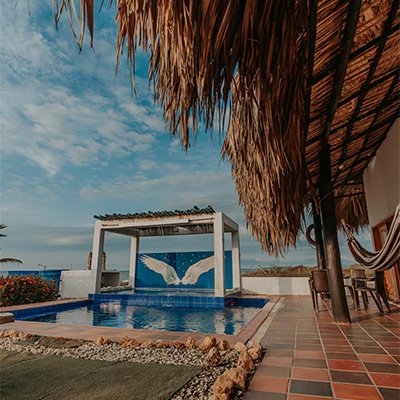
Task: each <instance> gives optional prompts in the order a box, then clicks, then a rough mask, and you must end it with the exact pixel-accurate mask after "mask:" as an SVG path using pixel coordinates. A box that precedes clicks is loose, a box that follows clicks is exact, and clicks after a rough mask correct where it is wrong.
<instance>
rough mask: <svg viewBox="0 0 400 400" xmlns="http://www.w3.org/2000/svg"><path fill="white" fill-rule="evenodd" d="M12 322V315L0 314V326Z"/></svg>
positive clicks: (7, 313)
mask: <svg viewBox="0 0 400 400" xmlns="http://www.w3.org/2000/svg"><path fill="white" fill-rule="evenodd" d="M9 322H14V314H13V313H10V312H5V313H0V325H1V324H7V323H9Z"/></svg>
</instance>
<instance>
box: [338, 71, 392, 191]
mask: <svg viewBox="0 0 400 400" xmlns="http://www.w3.org/2000/svg"><path fill="white" fill-rule="evenodd" d="M396 85H397V79H396V77H395V78H394V79H393V82H392V83H391V85H390V87H389V90H388V91H387V92H386V95H385V97H384V99H383V101H382V102H381V103H380V104H379V106H378V108H377V109H376V113H375V116H374V119H373V120H372V122H371V124H370V126H369V128H371V127H372V126H374V123H375V121H376V120H377V119H378V118H379V116H380V114H381V112H382V110H384V107H385V105H384V104H385V103H386V100H388V99H390V98H391V97H392V93H393V91H394V89H395V87H396ZM397 100H398V99H397ZM390 126H391V124H390V125H389V128H390ZM384 136H386V134H385V135H384ZM368 142H369V136H368V135H366V136H364V140H363V144H362V146H361V149H360V151H359V152H358V155H357V157H356V159H355V160H354V162H353V164H352V167H351V169H350V170H349V172H348V174H347V176H346V179H345V182H344V184H346V182H347V181H348V180H349V179H350V177H351V173H352V172H353V169H354V167H355V166H356V164H357V163H358V160H359V158H360V157H361V155H362V153H363V152H364V151H365V150H366V149H367V146H368ZM345 145H346V143H345ZM378 147H379V146H378ZM342 155H343V153H342Z"/></svg>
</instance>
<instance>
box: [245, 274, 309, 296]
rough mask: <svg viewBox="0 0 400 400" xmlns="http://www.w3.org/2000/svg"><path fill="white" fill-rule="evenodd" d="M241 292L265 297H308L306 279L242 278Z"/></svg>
mask: <svg viewBox="0 0 400 400" xmlns="http://www.w3.org/2000/svg"><path fill="white" fill-rule="evenodd" d="M242 292H243V293H251V294H267V295H281V296H283V295H286V296H288V295H308V294H310V290H309V287H308V278H307V277H306V278H284V277H254V278H253V277H245V276H242Z"/></svg>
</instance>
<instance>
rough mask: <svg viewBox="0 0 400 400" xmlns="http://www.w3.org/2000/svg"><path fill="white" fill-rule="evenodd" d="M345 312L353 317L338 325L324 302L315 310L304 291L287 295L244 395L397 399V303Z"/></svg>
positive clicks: (255, 398) (297, 399) (252, 399)
mask: <svg viewBox="0 0 400 400" xmlns="http://www.w3.org/2000/svg"><path fill="white" fill-rule="evenodd" d="M348 302H349V306H350V307H351V306H352V302H351V300H348ZM350 312H351V317H352V321H353V323H352V324H351V325H337V324H334V323H333V322H332V316H331V313H330V310H329V309H328V306H327V305H326V304H321V302H320V311H319V312H317V313H314V310H313V307H312V303H311V298H310V297H309V296H290V297H286V298H285V299H284V303H283V307H282V309H281V310H280V311H279V312H278V313H277V315H276V317H275V318H274V319H273V321H272V323H271V325H270V327H269V329H268V331H267V333H266V335H265V336H264V338H263V339H262V344H263V345H264V346H265V347H267V354H266V356H265V357H264V360H263V361H262V363H261V365H260V366H259V367H258V369H257V371H256V373H255V376H254V378H253V380H252V381H251V383H250V386H249V389H248V391H247V392H246V395H245V400H266V399H268V400H284V399H285V400H286V399H288V400H303V399H304V400H306V399H310V400H312V399H314V400H315V399H362V400H374V399H384V400H399V399H400V342H399V335H400V309H399V308H398V307H395V306H392V313H391V314H387V313H385V314H384V315H382V314H380V313H379V312H378V309H377V308H376V306H375V305H374V304H371V302H370V306H369V308H368V310H365V309H362V310H359V311H356V310H352V309H351V310H350Z"/></svg>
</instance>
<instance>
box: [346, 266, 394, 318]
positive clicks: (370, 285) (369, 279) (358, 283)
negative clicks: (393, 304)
mask: <svg viewBox="0 0 400 400" xmlns="http://www.w3.org/2000/svg"><path fill="white" fill-rule="evenodd" d="M351 280H352V284H353V288H354V299H355V305H356V307H357V308H359V307H360V302H359V299H358V293H359V292H360V293H361V297H362V300H363V303H364V307H365V308H368V304H369V302H368V293H369V294H370V295H371V297H372V299H373V300H374V302H375V304H376V306H377V307H378V309H379V311H380V312H381V313H383V312H384V311H383V306H382V302H381V299H380V297H381V296H380V293H379V290H378V289H379V288H378V286H379V285H378V280H377V279H376V277H375V276H367V275H366V273H365V270H364V269H352V270H351ZM385 300H386V299H384V302H385V304H386V307H387V308H388V311H389V312H390V307H389V304H387V301H385Z"/></svg>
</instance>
